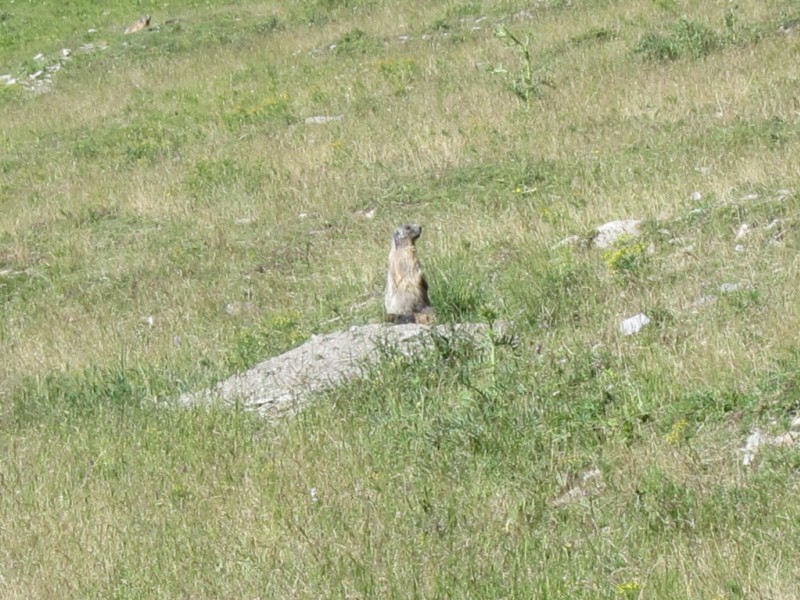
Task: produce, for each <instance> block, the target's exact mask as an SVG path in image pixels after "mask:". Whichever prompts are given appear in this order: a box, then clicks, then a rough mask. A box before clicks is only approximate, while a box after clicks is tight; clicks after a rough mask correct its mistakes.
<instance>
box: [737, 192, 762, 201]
mask: <svg viewBox="0 0 800 600" xmlns="http://www.w3.org/2000/svg"><path fill="white" fill-rule="evenodd" d="M739 199H740V200H742V201H744V202H749V201H750V200H758V194H747V195H745V196H742V197H741V198H739Z"/></svg>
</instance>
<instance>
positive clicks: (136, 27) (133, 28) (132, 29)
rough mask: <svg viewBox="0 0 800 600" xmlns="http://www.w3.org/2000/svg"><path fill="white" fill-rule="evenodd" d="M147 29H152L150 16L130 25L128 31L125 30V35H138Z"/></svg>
mask: <svg viewBox="0 0 800 600" xmlns="http://www.w3.org/2000/svg"><path fill="white" fill-rule="evenodd" d="M147 27H150V15H144V16H143V17H141V18H140V19H139V20H138V21H136V22H135V23H132V24H130V25H128V27H127V29H125V33H126V34H128V33H136V32H137V31H141V30H142V29H145V28H147Z"/></svg>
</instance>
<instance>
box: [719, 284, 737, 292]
mask: <svg viewBox="0 0 800 600" xmlns="http://www.w3.org/2000/svg"><path fill="white" fill-rule="evenodd" d="M740 287H742V286H740V285H739V284H738V283H723V284H722V285H720V286H719V291H720V292H724V293H726V294H730V293H731V292H735V291H736V290H738V289H739V288H740Z"/></svg>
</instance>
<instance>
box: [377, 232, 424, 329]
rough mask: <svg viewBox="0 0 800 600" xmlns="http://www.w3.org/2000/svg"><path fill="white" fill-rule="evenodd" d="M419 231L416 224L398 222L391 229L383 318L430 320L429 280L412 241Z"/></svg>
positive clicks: (398, 320) (395, 320) (400, 321)
mask: <svg viewBox="0 0 800 600" xmlns="http://www.w3.org/2000/svg"><path fill="white" fill-rule="evenodd" d="M421 233H422V227H420V226H419V225H401V226H400V227H398V228H397V229H395V230H394V233H392V244H391V248H390V250H389V270H388V273H387V275H386V296H385V298H384V306H385V308H386V320H387V321H391V322H392V323H421V324H430V323H432V322H433V319H434V316H433V307H432V306H431V303H430V300H429V299H428V282H427V280H426V279H425V274H424V273H423V272H422V265H420V262H419V258H418V257H417V248H416V246H415V245H414V244H415V242H416V241H417V238H418V237H419V236H420V234H421Z"/></svg>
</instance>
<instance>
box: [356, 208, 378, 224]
mask: <svg viewBox="0 0 800 600" xmlns="http://www.w3.org/2000/svg"><path fill="white" fill-rule="evenodd" d="M376 212H377V209H376V208H375V207H374V206H369V207H367V208H364V209H362V210H357V211H355V212H354V213H353V214H354V215H355V216H356V217H358V218H359V219H365V220H367V221H370V220H372V219H374V218H375V213H376Z"/></svg>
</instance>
